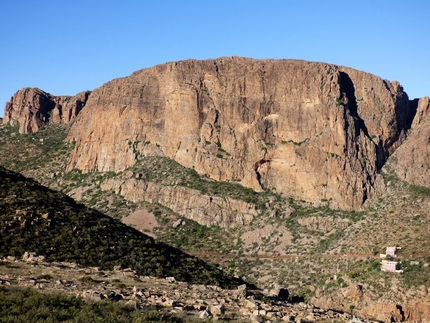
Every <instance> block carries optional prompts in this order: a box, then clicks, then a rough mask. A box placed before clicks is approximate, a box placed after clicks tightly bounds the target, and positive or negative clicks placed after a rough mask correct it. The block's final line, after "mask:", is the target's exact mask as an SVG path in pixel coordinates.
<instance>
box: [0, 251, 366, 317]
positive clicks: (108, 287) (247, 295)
mask: <svg viewBox="0 0 430 323" xmlns="http://www.w3.org/2000/svg"><path fill="white" fill-rule="evenodd" d="M29 255H30V254H27V255H26V256H25V260H22V261H21V260H18V259H16V258H15V257H8V258H5V259H3V261H2V263H1V264H2V270H1V272H0V285H3V286H6V287H7V286H11V285H13V286H19V287H24V288H25V287H28V288H33V289H37V290H39V291H41V292H43V293H52V292H61V293H65V294H69V295H74V296H77V297H81V298H83V299H85V300H88V301H90V302H95V301H101V300H104V299H108V300H111V301H114V302H122V303H124V305H126V306H132V307H134V308H137V309H141V310H142V311H145V310H146V309H154V308H155V309H157V310H159V311H166V312H170V313H176V314H178V315H180V316H183V317H199V318H201V319H206V318H213V319H214V320H216V319H219V318H224V319H230V320H234V321H239V322H240V321H242V322H263V321H264V322H266V321H269V322H300V321H301V322H321V321H324V322H349V321H350V320H351V319H352V316H351V315H350V314H348V313H340V312H336V311H330V310H321V309H319V308H316V307H315V306H312V305H309V304H305V303H295V304H291V303H289V302H287V301H286V300H285V299H283V297H278V296H276V295H275V296H268V295H264V294H263V293H261V292H259V291H255V290H249V289H248V288H247V287H246V285H242V286H239V288H237V289H235V290H224V289H221V288H219V287H216V286H205V285H190V284H188V283H183V282H177V281H176V280H175V279H174V278H165V279H158V278H153V277H140V276H137V275H136V274H135V272H134V271H133V270H132V269H124V268H121V267H117V268H115V270H112V271H100V269H99V268H81V267H78V266H77V265H76V264H74V263H57V262H52V263H51V262H46V261H42V260H41V258H40V259H38V261H37V262H36V261H34V260H29V259H30V258H32V259H34V258H37V256H36V255H31V257H29ZM276 290H277V292H278V293H279V294H282V295H283V296H285V295H286V294H285V293H286V290H284V289H282V288H280V287H279V286H276ZM282 295H281V296H282ZM356 322H364V321H361V320H358V319H357V320H356Z"/></svg>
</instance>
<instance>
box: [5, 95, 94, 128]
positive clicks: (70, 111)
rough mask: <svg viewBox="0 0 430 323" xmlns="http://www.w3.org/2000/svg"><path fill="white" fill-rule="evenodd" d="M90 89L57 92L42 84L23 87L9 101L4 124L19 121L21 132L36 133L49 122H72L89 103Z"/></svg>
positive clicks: (12, 123)
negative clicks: (49, 90) (45, 89)
mask: <svg viewBox="0 0 430 323" xmlns="http://www.w3.org/2000/svg"><path fill="white" fill-rule="evenodd" d="M90 93H91V92H90V91H85V92H81V93H78V94H77V95H75V96H53V95H51V94H49V93H46V92H44V91H42V90H40V89H38V88H23V89H21V90H19V91H18V92H16V93H15V94H14V96H13V97H11V99H10V101H9V102H7V103H6V106H5V109H4V118H3V124H11V125H14V124H15V123H18V124H19V132H20V133H32V132H36V131H38V130H39V129H40V128H41V127H43V126H44V125H45V124H47V123H49V122H52V123H69V122H70V121H72V120H73V119H74V118H75V117H76V116H77V115H78V114H79V112H80V111H81V110H82V108H83V107H84V106H85V103H86V101H87V99H88V96H89V94H90Z"/></svg>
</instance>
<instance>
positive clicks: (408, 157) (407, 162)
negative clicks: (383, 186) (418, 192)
mask: <svg viewBox="0 0 430 323" xmlns="http://www.w3.org/2000/svg"><path fill="white" fill-rule="evenodd" d="M415 103H416V105H417V114H416V117H415V119H414V122H413V124H412V129H411V131H410V134H409V136H408V139H407V141H406V142H405V144H404V145H402V146H400V147H399V148H398V149H397V150H396V152H395V153H394V154H393V156H392V158H391V160H390V163H389V165H390V167H391V168H392V169H393V170H394V171H395V172H396V175H397V176H398V177H399V178H400V179H402V180H405V181H406V182H408V183H411V184H415V185H420V186H429V178H430V116H429V112H430V101H429V98H428V97H425V98H421V99H419V100H416V101H415Z"/></svg>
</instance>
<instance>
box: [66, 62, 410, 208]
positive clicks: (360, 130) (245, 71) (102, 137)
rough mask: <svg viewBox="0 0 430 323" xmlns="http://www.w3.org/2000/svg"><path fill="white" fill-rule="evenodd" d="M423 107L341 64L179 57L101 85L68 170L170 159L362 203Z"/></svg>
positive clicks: (308, 194) (335, 201) (85, 113)
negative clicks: (418, 108) (152, 157)
mask: <svg viewBox="0 0 430 323" xmlns="http://www.w3.org/2000/svg"><path fill="white" fill-rule="evenodd" d="M414 112H415V111H413V109H410V107H409V101H408V98H407V95H406V94H405V93H404V92H403V89H402V87H401V86H400V85H399V84H398V83H397V82H393V83H390V82H388V81H385V80H382V79H380V78H378V77H376V76H373V75H371V74H367V73H364V72H359V71H356V70H353V69H349V68H344V67H338V66H335V65H329V64H324V63H311V62H306V61H297V60H253V59H246V58H238V57H231V58H220V59H215V60H206V61H196V60H187V61H180V62H172V63H167V64H163V65H158V66H155V67H153V68H149V69H143V70H140V71H137V72H135V73H133V74H132V75H130V76H129V77H125V78H121V79H115V80H113V81H111V82H108V83H106V84H104V85H103V86H101V87H100V88H98V89H96V90H94V91H93V92H92V94H91V96H90V97H89V99H88V102H87V103H86V106H85V109H83V110H82V112H81V113H80V114H79V116H78V118H77V119H76V122H75V123H74V124H73V126H72V128H71V130H70V132H69V137H68V139H69V140H75V141H76V146H75V150H74V151H73V154H72V157H71V159H70V162H69V165H68V169H69V170H70V169H72V168H79V169H81V170H83V171H84V172H89V171H94V170H98V171H120V170H123V169H125V168H126V167H128V166H131V165H133V164H134V163H135V161H136V160H137V159H139V158H142V157H144V156H150V155H164V156H167V157H170V158H172V159H174V160H176V161H177V162H179V163H180V164H182V165H184V166H186V167H190V168H195V170H196V171H197V172H198V173H200V174H201V175H206V176H208V177H210V178H213V179H215V180H240V181H241V182H242V184H243V185H245V186H247V187H251V188H253V189H256V190H259V189H261V188H263V187H264V188H269V189H274V190H276V191H277V192H280V193H286V194H288V195H293V196H296V197H297V198H300V199H304V200H307V201H311V202H313V201H319V200H321V199H323V200H329V201H331V206H332V207H339V208H344V209H357V208H360V206H362V204H363V203H364V202H365V201H366V200H367V199H368V198H369V197H371V196H372V195H373V194H374V193H375V191H376V190H377V188H378V181H379V180H378V175H377V170H378V168H380V167H381V166H382V165H383V164H384V162H385V159H386V157H387V156H388V155H389V154H391V153H392V151H394V149H395V148H396V147H397V146H398V145H399V144H400V143H401V142H402V140H403V139H404V137H405V135H404V134H405V130H406V129H407V128H408V127H409V126H410V124H411V123H412V118H413V114H414Z"/></svg>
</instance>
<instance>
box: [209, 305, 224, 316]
mask: <svg viewBox="0 0 430 323" xmlns="http://www.w3.org/2000/svg"><path fill="white" fill-rule="evenodd" d="M210 312H211V314H212V315H214V316H221V315H224V314H225V307H224V305H222V304H218V305H213V306H211V307H210Z"/></svg>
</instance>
